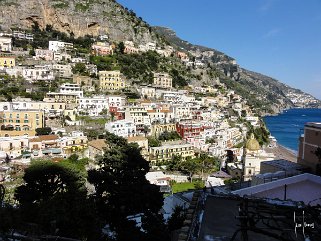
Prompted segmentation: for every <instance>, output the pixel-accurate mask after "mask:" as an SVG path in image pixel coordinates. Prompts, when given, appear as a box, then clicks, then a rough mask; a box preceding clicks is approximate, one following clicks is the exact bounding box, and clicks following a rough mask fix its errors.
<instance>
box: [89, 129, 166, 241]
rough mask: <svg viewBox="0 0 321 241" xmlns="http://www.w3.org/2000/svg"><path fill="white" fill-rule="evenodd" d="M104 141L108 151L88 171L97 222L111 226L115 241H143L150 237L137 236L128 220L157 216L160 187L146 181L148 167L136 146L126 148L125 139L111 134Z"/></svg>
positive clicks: (160, 202) (129, 145)
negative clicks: (138, 216) (132, 217)
mask: <svg viewBox="0 0 321 241" xmlns="http://www.w3.org/2000/svg"><path fill="white" fill-rule="evenodd" d="M105 138H106V141H107V143H108V145H109V146H110V148H109V149H108V150H106V152H105V154H104V157H103V158H101V159H100V160H98V165H99V168H98V169H95V170H90V171H88V181H89V182H90V183H91V184H93V185H94V187H95V190H96V192H95V194H94V198H95V200H96V203H97V207H98V211H99V213H100V218H101V220H102V222H103V223H105V224H107V223H108V224H110V225H111V227H112V229H113V230H114V231H115V232H116V234H117V240H136V239H137V240H144V238H142V237H145V238H146V237H147V235H151V233H148V232H146V233H143V232H141V231H140V230H139V232H137V229H135V227H136V224H135V223H134V222H129V220H128V216H130V215H136V214H140V215H141V216H142V218H148V217H149V218H150V216H153V215H154V216H155V215H157V213H158V212H159V210H160V209H161V207H162V204H163V198H162V194H161V193H160V192H159V187H157V186H156V185H152V184H150V183H149V182H148V181H147V180H146V178H145V175H146V173H147V172H148V171H149V164H148V162H147V161H146V160H145V159H144V158H143V157H142V156H141V154H140V149H139V148H138V146H137V144H133V143H131V144H128V143H127V141H126V140H125V139H124V138H121V137H118V136H116V135H114V134H110V133H108V134H107V135H106V137H105ZM124 226H126V228H125V229H124ZM151 230H153V229H151ZM145 231H147V230H145ZM150 232H152V231H150ZM135 235H137V237H135V238H136V239H135V238H134V236H135ZM126 237H127V238H126Z"/></svg>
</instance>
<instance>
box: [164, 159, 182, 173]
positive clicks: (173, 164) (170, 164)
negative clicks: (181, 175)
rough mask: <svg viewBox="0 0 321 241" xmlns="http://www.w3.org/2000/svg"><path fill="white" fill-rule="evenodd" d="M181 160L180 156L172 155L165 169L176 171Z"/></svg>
mask: <svg viewBox="0 0 321 241" xmlns="http://www.w3.org/2000/svg"><path fill="white" fill-rule="evenodd" d="M181 162H182V156H180V155H173V156H172V159H171V160H170V161H168V163H167V169H168V170H170V171H176V170H178V169H179V168H180V164H181Z"/></svg>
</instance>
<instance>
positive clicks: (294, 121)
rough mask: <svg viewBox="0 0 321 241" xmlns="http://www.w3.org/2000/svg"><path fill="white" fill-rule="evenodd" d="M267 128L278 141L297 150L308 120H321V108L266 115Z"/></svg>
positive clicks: (291, 110)
mask: <svg viewBox="0 0 321 241" xmlns="http://www.w3.org/2000/svg"><path fill="white" fill-rule="evenodd" d="M264 121H265V123H266V126H267V128H268V129H269V131H270V133H271V135H272V136H274V137H275V138H276V139H277V141H278V143H279V144H281V145H282V146H284V147H287V148H288V149H291V150H293V151H295V152H297V151H298V145H299V137H300V135H301V134H303V129H304V124H305V123H307V122H321V109H290V110H285V111H284V112H283V113H281V114H279V115H277V116H267V117H264Z"/></svg>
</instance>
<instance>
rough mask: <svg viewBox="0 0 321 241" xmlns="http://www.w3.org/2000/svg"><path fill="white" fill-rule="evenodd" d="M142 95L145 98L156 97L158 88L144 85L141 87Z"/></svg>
mask: <svg viewBox="0 0 321 241" xmlns="http://www.w3.org/2000/svg"><path fill="white" fill-rule="evenodd" d="M141 96H142V97H144V98H155V96H156V89H155V88H153V87H148V86H143V87H142V88H141Z"/></svg>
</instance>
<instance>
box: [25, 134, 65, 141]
mask: <svg viewBox="0 0 321 241" xmlns="http://www.w3.org/2000/svg"><path fill="white" fill-rule="evenodd" d="M58 139H59V137H58V136H57V135H46V136H37V137H35V138H32V139H30V142H42V141H54V140H58Z"/></svg>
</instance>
